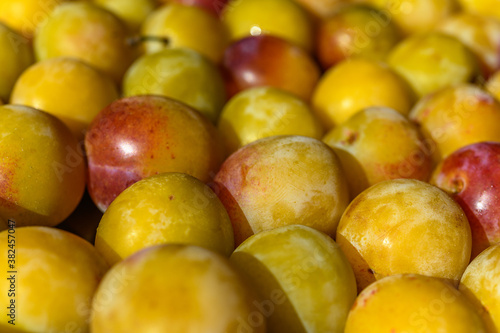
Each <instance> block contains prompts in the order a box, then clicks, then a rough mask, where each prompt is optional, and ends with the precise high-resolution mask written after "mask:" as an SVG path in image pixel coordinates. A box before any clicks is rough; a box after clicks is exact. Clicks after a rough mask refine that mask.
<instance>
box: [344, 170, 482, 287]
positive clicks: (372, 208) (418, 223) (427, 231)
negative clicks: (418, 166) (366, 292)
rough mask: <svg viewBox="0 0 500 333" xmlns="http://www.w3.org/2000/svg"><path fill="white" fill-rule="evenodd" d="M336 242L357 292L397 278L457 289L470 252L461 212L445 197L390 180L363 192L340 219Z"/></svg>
mask: <svg viewBox="0 0 500 333" xmlns="http://www.w3.org/2000/svg"><path fill="white" fill-rule="evenodd" d="M336 240H337V243H338V244H339V246H340V248H341V249H342V250H343V251H344V253H345V254H346V256H347V258H348V259H349V262H350V263H351V265H352V266H353V269H354V273H355V274H356V282H357V286H358V290H362V289H364V288H365V287H366V286H368V285H369V284H370V283H372V282H374V281H375V280H377V279H380V278H383V277H384V276H389V275H396V274H422V275H426V276H433V277H438V278H441V279H444V280H448V281H450V282H452V283H454V284H456V285H458V281H459V280H460V277H461V276H462V273H463V272H464V271H465V268H466V267H467V265H468V264H469V260H470V257H471V246H472V245H471V244H472V237H471V229H470V226H469V221H468V220H467V218H466V216H465V214H464V212H463V210H462V208H460V206H459V205H458V204H457V203H456V202H455V201H454V200H453V199H452V198H451V197H450V196H448V194H447V193H446V192H444V191H442V190H440V189H439V188H437V187H435V186H433V185H430V184H428V183H426V182H422V181H419V180H415V179H393V180H386V181H383V182H380V183H377V184H375V185H373V186H371V187H369V188H368V189H366V190H365V191H363V192H361V193H360V194H359V195H358V196H357V197H356V198H355V199H354V200H352V201H351V203H350V204H349V206H348V207H347V209H346V210H345V212H344V214H343V215H342V218H341V220H340V223H339V226H338V229H337V235H336Z"/></svg>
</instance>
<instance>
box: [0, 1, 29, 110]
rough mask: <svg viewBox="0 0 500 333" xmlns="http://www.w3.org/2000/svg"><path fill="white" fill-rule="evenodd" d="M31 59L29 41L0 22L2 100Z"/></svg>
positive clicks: (0, 94) (0, 87)
mask: <svg viewBox="0 0 500 333" xmlns="http://www.w3.org/2000/svg"><path fill="white" fill-rule="evenodd" d="M1 3H2V4H3V3H4V2H3V1H2V2H1ZM0 6H2V5H1V4H0ZM0 11H1V10H0ZM33 61H34V59H33V51H32V49H31V46H30V44H29V41H28V40H27V39H26V38H24V37H22V36H21V35H19V34H17V33H16V32H14V31H13V30H11V29H10V28H8V27H7V26H6V25H4V24H3V23H1V22H0V64H1V68H0V99H1V100H3V101H4V102H7V101H8V100H9V98H10V94H11V92H12V89H13V88H14V84H15V83H16V81H17V79H18V78H19V76H20V75H21V74H22V72H23V71H24V70H25V69H26V68H28V67H29V66H30V65H31V64H32V63H33Z"/></svg>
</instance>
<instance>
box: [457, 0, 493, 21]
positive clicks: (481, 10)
mask: <svg viewBox="0 0 500 333" xmlns="http://www.w3.org/2000/svg"><path fill="white" fill-rule="evenodd" d="M458 3H459V4H460V5H461V6H462V8H463V9H464V10H465V11H467V12H471V13H476V14H480V15H485V16H492V17H494V18H496V19H497V20H500V7H499V6H498V2H497V1H496V0H458Z"/></svg>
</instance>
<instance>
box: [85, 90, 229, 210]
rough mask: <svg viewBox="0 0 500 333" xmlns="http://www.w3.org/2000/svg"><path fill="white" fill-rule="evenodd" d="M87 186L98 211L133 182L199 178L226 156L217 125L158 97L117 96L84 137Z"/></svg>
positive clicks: (211, 171)
mask: <svg viewBox="0 0 500 333" xmlns="http://www.w3.org/2000/svg"><path fill="white" fill-rule="evenodd" d="M85 149H86V152H87V159H88V167H89V175H88V189H89V193H90V196H91V197H92V200H93V201H94V202H95V204H96V205H97V206H98V207H99V209H100V210H101V211H105V210H106V208H107V207H108V206H109V204H110V203H111V201H113V199H114V198H116V196H117V195H118V194H120V193H121V192H122V191H123V190H124V189H126V188H127V187H128V186H130V185H132V184H133V183H135V182H137V181H138V180H140V179H142V178H145V177H148V176H152V175H155V174H158V173H162V172H182V173H187V174H189V175H191V176H194V177H196V178H198V179H200V180H202V181H205V182H206V181H209V180H210V179H211V176H213V175H215V173H216V172H217V170H218V169H219V166H220V164H221V163H222V161H223V159H224V157H225V150H224V147H223V143H222V140H221V139H220V136H219V134H218V132H217V129H216V128H215V127H214V126H213V125H212V124H211V123H210V121H209V120H208V119H206V118H205V117H204V116H203V115H201V114H200V113H199V112H197V111H195V110H193V109H191V108H190V107H188V106H187V105H185V104H182V103H180V102H177V101H175V100H173V99H169V98H167V97H162V96H152V95H145V96H134V97H126V98H122V99H119V100H117V101H115V102H113V103H111V104H110V105H109V106H108V107H106V108H105V109H103V110H102V111H101V112H100V113H99V114H98V115H97V116H96V118H94V120H93V122H92V123H91V124H90V126H89V130H88V131H87V133H86V136H85Z"/></svg>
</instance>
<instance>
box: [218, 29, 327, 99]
mask: <svg viewBox="0 0 500 333" xmlns="http://www.w3.org/2000/svg"><path fill="white" fill-rule="evenodd" d="M223 70H224V73H225V76H226V80H227V86H228V93H229V95H230V96H232V95H234V94H235V93H237V92H239V91H241V90H244V89H247V88H250V87H256V86H273V87H275V88H280V89H283V90H286V91H289V92H291V93H294V94H295V95H297V96H299V97H301V98H303V99H304V100H306V101H308V100H309V99H310V98H311V96H312V93H313V91H314V87H315V86H316V83H317V82H318V80H319V77H320V69H319V66H318V65H317V64H316V63H315V62H314V60H313V59H312V57H311V56H310V55H309V54H308V53H307V52H305V51H304V50H302V49H301V48H299V47H298V46H295V45H293V44H291V43H290V42H288V41H286V40H284V39H281V38H279V37H275V36H270V35H261V36H251V37H247V38H244V39H242V40H240V41H237V42H235V43H233V44H231V45H230V46H229V47H228V48H227V49H226V51H225V53H224V59H223Z"/></svg>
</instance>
